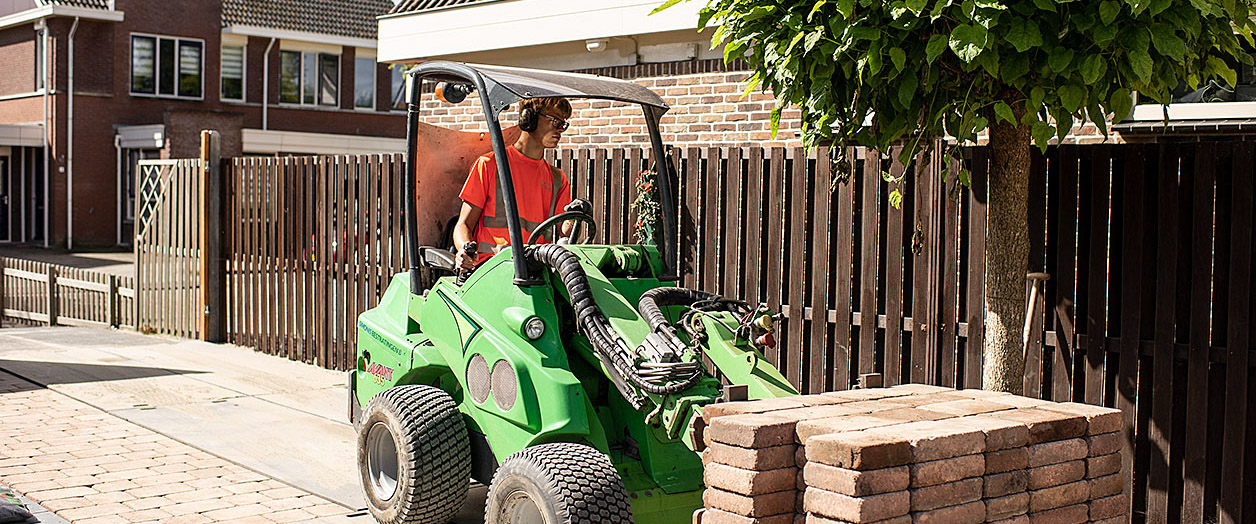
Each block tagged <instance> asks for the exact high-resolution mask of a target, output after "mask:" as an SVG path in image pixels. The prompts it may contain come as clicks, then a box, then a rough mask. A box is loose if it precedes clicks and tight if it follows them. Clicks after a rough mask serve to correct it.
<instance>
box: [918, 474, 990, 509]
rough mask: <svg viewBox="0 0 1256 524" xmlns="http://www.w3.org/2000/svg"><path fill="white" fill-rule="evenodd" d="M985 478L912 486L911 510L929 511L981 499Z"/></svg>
mask: <svg viewBox="0 0 1256 524" xmlns="http://www.w3.org/2000/svg"><path fill="white" fill-rule="evenodd" d="M982 482H983V479H982V478H980V477H978V478H971V479H964V480H961V481H958V482H947V483H946V484H938V485H935V486H929V487H924V488H912V489H911V490H909V491H910V492H911V510H912V511H929V510H932V509H937V508H941V507H945V506H959V505H961V504H966V503H969V502H972V501H975V500H981V493H982Z"/></svg>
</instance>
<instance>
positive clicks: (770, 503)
mask: <svg viewBox="0 0 1256 524" xmlns="http://www.w3.org/2000/svg"><path fill="white" fill-rule="evenodd" d="M794 498H795V493H794V491H793V490H790V491H778V492H776V493H768V494H766V495H756V496H753V497H747V496H745V495H740V494H737V493H733V492H731V491H724V490H722V489H717V488H707V489H706V491H704V492H703V493H702V502H703V503H704V504H705V505H706V507H707V508H714V509H719V510H724V511H727V512H729V513H736V514H738V515H745V516H747V517H770V516H772V515H780V514H782V513H789V514H791V515H792V514H794V503H795V501H794Z"/></svg>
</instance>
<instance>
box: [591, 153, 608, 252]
mask: <svg viewBox="0 0 1256 524" xmlns="http://www.w3.org/2000/svg"><path fill="white" fill-rule="evenodd" d="M607 167H608V166H607V164H606V150H605V149H602V148H598V149H596V150H594V151H593V170H592V173H591V175H592V182H593V184H592V187H590V190H591V191H590V194H591V195H592V196H593V216H594V217H595V218H597V221H598V223H599V224H602V227H601V228H600V231H598V238H597V240H596V241H595V243H600V244H607V243H610V238H611V237H610V232H609V230H610V229H611V227H610V217H611V213H610V207H611V203H610V202H609V201H608V195H607V192H606V184H607V176H606V170H607Z"/></svg>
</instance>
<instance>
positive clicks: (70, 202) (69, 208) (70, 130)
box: [65, 16, 79, 250]
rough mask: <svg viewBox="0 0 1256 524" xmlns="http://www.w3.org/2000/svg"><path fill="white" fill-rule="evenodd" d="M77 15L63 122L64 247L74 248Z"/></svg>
mask: <svg viewBox="0 0 1256 524" xmlns="http://www.w3.org/2000/svg"><path fill="white" fill-rule="evenodd" d="M78 25H79V17H77V16H76V17H74V25H71V26H70V35H69V37H68V38H67V41H68V44H67V45H68V46H69V57H68V59H69V62H70V67H69V77H68V80H69V87H67V88H66V95H67V98H66V122H65V137H66V138H65V249H66V250H72V249H74V32H75V31H78Z"/></svg>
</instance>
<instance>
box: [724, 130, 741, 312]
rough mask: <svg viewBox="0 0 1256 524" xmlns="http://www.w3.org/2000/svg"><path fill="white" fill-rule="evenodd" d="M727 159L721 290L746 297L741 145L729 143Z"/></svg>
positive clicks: (731, 295)
mask: <svg viewBox="0 0 1256 524" xmlns="http://www.w3.org/2000/svg"><path fill="white" fill-rule="evenodd" d="M727 152H728V160H727V161H726V162H725V171H724V176H723V178H724V198H723V199H722V200H723V204H724V218H723V222H722V223H721V226H720V231H722V232H723V233H724V234H723V235H721V236H720V237H719V244H720V247H721V251H722V253H721V254H720V257H719V274H721V275H723V276H724V282H723V284H722V285H721V288H722V290H721V292H722V294H723V295H724V296H726V297H730V298H736V299H739V300H744V299H745V298H746V295H745V292H744V291H743V290H742V289H741V286H740V282H741V272H742V271H743V270H744V269H745V265H744V264H743V263H742V260H743V257H745V255H746V250H745V248H744V247H743V246H742V244H741V237H742V235H744V234H745V231H744V230H743V228H742V217H743V216H744V214H745V213H744V211H743V210H742V209H743V205H744V202H743V200H742V198H741V186H742V180H743V177H744V176H745V175H744V172H743V171H742V169H741V148H740V147H730V148H728V149H727Z"/></svg>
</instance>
